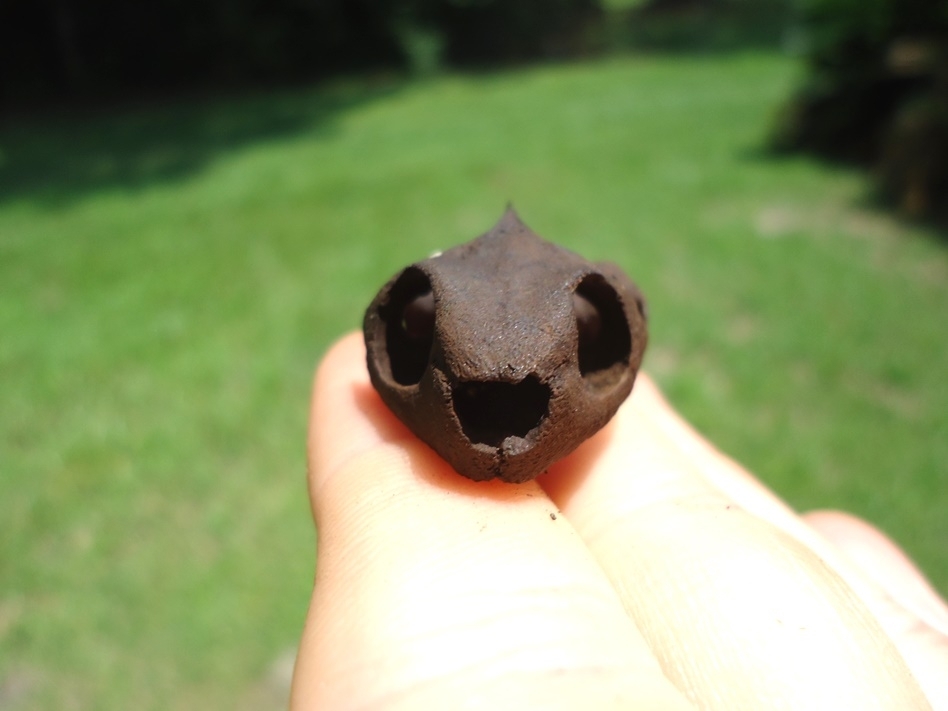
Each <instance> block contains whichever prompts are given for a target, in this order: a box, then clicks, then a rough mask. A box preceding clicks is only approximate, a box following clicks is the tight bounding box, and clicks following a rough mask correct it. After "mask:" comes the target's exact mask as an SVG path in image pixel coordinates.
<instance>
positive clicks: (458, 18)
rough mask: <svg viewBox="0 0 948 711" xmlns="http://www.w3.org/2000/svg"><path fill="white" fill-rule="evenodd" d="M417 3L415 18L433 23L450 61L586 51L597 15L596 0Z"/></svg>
mask: <svg viewBox="0 0 948 711" xmlns="http://www.w3.org/2000/svg"><path fill="white" fill-rule="evenodd" d="M421 7H422V11H421V13H419V15H420V19H421V20H422V21H424V22H426V23H428V24H429V25H431V26H433V27H435V28H437V31H438V32H439V34H440V35H441V39H442V41H443V44H444V60H445V61H446V62H447V63H448V64H451V65H454V66H478V65H490V64H498V63H509V62H520V61H525V60H532V59H539V58H550V57H554V58H555V57H572V56H577V55H582V54H586V53H588V52H590V51H591V50H592V49H594V48H595V45H596V43H597V38H596V36H595V28H596V27H597V25H598V22H599V21H600V20H601V18H602V6H601V3H600V2H599V0H428V1H427V2H424V1H423V2H422V5H421Z"/></svg>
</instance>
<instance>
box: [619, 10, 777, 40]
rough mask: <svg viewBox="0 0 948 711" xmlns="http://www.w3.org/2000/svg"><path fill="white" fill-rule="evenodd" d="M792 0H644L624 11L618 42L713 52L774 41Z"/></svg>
mask: <svg viewBox="0 0 948 711" xmlns="http://www.w3.org/2000/svg"><path fill="white" fill-rule="evenodd" d="M794 13H795V0H647V1H646V2H643V3H642V4H641V5H639V6H637V7H635V8H633V9H632V10H631V11H630V12H628V13H627V16H626V18H625V22H624V25H625V26H624V28H623V29H622V35H623V40H624V43H625V44H626V45H628V46H630V47H632V48H635V49H643V50H658V51H673V52H692V53H693V52H709V51H710V52H714V51H726V50H734V49H747V48H751V47H757V48H774V47H780V46H781V45H782V44H783V43H784V42H785V41H786V39H787V32H788V29H789V28H790V27H791V25H792V23H793V19H794Z"/></svg>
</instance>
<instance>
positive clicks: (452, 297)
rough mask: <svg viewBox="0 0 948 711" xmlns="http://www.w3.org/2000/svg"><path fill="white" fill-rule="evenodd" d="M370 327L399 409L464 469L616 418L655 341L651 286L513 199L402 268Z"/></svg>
mask: <svg viewBox="0 0 948 711" xmlns="http://www.w3.org/2000/svg"><path fill="white" fill-rule="evenodd" d="M363 327H364V332H365V343H366V347H367V359H368V367H369V374H370V375H371V378H372V384H373V385H374V386H375V388H376V390H378V392H379V394H380V395H381V396H382V399H383V400H384V401H385V403H386V404H387V405H388V407H389V408H391V410H392V412H394V413H395V414H396V415H397V416H398V418H399V419H401V420H402V421H403V422H404V423H405V424H406V425H407V426H408V427H409V428H410V429H411V430H412V432H414V433H415V434H416V435H418V437H420V438H421V439H422V440H423V441H425V442H427V443H428V444H429V445H430V446H431V447H432V448H433V449H435V451H437V452H438V453H439V454H440V455H441V456H442V457H443V458H444V459H446V460H447V461H448V462H449V463H450V464H451V465H452V466H453V467H454V469H455V470H457V472H458V473H460V474H463V475H464V476H466V477H469V478H471V479H475V480H484V479H492V478H494V477H497V478H500V479H503V480H504V481H508V482H523V481H528V480H530V479H532V478H534V477H535V476H537V474H539V473H540V472H542V471H543V470H544V469H546V467H548V466H549V465H550V464H551V463H553V462H555V461H556V460H557V459H560V458H561V457H564V456H565V455H567V454H569V453H570V452H571V451H573V450H574V449H575V448H576V447H577V446H579V444H580V443H582V442H583V441H584V440H585V439H587V438H588V437H590V436H591V435H593V434H594V433H595V432H597V431H598V430H599V429H600V428H602V427H603V425H605V424H606V423H607V422H608V421H609V419H610V418H611V417H612V416H613V415H614V414H615V412H616V410H617V409H618V407H619V405H620V404H621V403H622V401H623V400H625V398H626V397H627V396H628V394H629V392H631V390H632V383H633V381H634V380H635V374H636V372H637V371H638V368H639V364H640V363H641V361H642V354H643V352H644V350H645V343H646V340H647V335H646V327H645V315H644V304H643V299H642V295H641V292H639V290H638V288H637V287H636V286H635V284H633V283H632V282H631V281H630V280H629V278H628V277H627V276H626V275H625V274H624V273H623V272H622V271H621V270H620V269H619V268H618V267H617V266H615V265H613V264H609V263H598V264H593V263H591V262H588V261H586V260H585V259H583V258H582V257H580V256H579V255H577V254H574V253H573V252H570V251H568V250H566V249H563V248H562V247H558V246H556V245H554V244H550V243H549V242H546V241H544V240H543V239H541V238H540V237H538V236H537V235H536V234H534V233H533V232H532V231H531V230H530V229H529V228H528V227H527V226H526V225H524V224H523V223H522V222H521V221H520V219H519V218H518V217H517V214H516V213H515V212H514V211H513V210H512V209H511V210H508V211H507V214H505V215H504V217H503V218H502V219H501V220H500V222H499V223H497V225H496V226H495V227H494V229H492V230H491V231H490V232H488V233H487V234H485V235H483V236H481V237H479V238H477V239H476V240H474V241H473V242H468V243H467V244H463V245H461V246H459V247H455V248H454V249H451V250H448V251H447V252H444V253H443V254H441V255H438V256H435V257H432V258H431V259H426V260H425V261H423V262H418V263H417V264H413V265H411V266H409V267H407V268H405V269H404V270H402V271H401V272H399V273H398V274H397V275H396V276H395V277H394V278H392V280H391V281H389V282H388V283H387V284H386V285H385V286H383V287H382V289H381V291H379V293H378V295H376V297H375V299H374V300H373V301H372V303H371V304H370V305H369V308H368V310H367V311H366V313H365V321H364V324H363Z"/></svg>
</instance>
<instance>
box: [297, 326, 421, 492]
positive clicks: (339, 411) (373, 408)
mask: <svg viewBox="0 0 948 711" xmlns="http://www.w3.org/2000/svg"><path fill="white" fill-rule="evenodd" d="M410 437H411V433H410V432H409V431H408V429H407V428H406V427H405V426H404V425H403V424H402V423H401V422H400V421H399V420H398V419H397V418H396V417H395V416H394V415H393V414H392V413H391V411H390V410H389V409H388V408H387V407H386V406H385V404H384V403H383V402H382V400H381V398H380V397H379V396H378V393H376V392H375V389H374V388H373V387H372V384H371V382H370V381H369V374H368V370H367V368H366V364H365V345H364V343H363V341H362V336H361V334H360V333H358V332H353V333H349V334H347V335H345V336H343V337H342V338H340V339H339V340H337V341H336V342H335V343H334V344H333V345H332V346H330V348H329V350H328V351H327V352H326V355H325V356H323V359H322V361H321V362H320V364H319V365H318V366H317V369H316V375H315V378H314V381H313V395H312V402H311V407H310V421H309V437H308V442H309V468H310V487H311V490H312V491H313V492H315V490H316V489H317V488H318V487H319V485H320V483H321V482H322V480H323V479H325V478H326V477H327V476H329V475H330V474H331V473H332V472H333V471H335V470H336V469H338V468H339V467H340V466H342V465H343V464H344V463H345V462H346V461H348V460H349V459H351V458H352V457H354V456H357V455H358V454H360V453H362V452H365V451H368V450H369V449H371V448H372V447H374V446H376V445H379V444H382V443H385V442H395V441H399V440H403V439H406V438H410Z"/></svg>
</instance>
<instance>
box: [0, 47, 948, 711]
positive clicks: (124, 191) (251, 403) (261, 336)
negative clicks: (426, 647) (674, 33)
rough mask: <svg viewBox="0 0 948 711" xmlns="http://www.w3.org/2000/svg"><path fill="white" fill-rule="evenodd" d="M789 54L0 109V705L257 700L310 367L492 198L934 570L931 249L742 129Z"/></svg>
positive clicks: (283, 587)
mask: <svg viewBox="0 0 948 711" xmlns="http://www.w3.org/2000/svg"><path fill="white" fill-rule="evenodd" d="M796 72H797V68H796V66H795V65H794V64H793V63H792V62H790V61H789V60H787V59H784V58H780V57H776V56H769V55H742V56H734V57H727V58H717V59H705V60H684V59H621V60H611V61H607V62H601V63H593V64H586V65H567V66H557V67H547V68H541V69H534V70H529V71H522V72H514V73H507V74H501V75H492V76H448V77H445V78H440V79H435V80H431V81H429V82H424V83H415V84H400V83H397V82H391V81H387V80H384V79H377V80H373V81H366V82H361V83H357V84H356V83H353V84H340V85H337V86H334V87H331V88H328V89H322V90H301V91H292V92H290V91H287V92H281V93H277V94H274V95H271V96H257V97H251V98H245V99H240V100H236V99H232V100H218V101H214V102H206V103H193V104H188V105H180V106H175V107H170V108H168V107H164V108H154V109H149V108H142V109H139V110H129V111H124V112H122V113H121V114H120V115H105V116H87V117H84V118H82V119H78V120H73V121H68V122H67V121H62V122H56V121H53V120H45V121H39V122H32V123H27V122H20V123H18V124H14V125H9V126H7V127H5V128H3V129H2V130H0V334H2V336H0V377H2V383H3V386H2V387H3V390H2V400H0V519H2V520H3V535H2V536H0V707H2V708H3V709H4V711H8V710H9V709H70V708H76V709H79V708H82V709H85V708H95V709H127V708H136V709H185V708H189V709H190V708H201V707H207V708H236V709H244V708H246V709H251V708H254V709H259V708H279V707H281V705H282V703H283V697H282V694H283V693H284V691H283V681H282V680H283V678H284V676H285V673H286V667H287V664H288V663H289V659H288V657H287V652H288V650H291V649H292V648H293V645H294V644H295V643H296V639H297V635H298V633H299V629H300V625H301V623H302V620H303V616H304V613H305V607H306V604H307V599H308V593H309V589H310V585H311V581H312V574H313V564H314V544H315V540H314V534H313V531H312V528H311V524H310V521H309V514H308V505H307V502H306V496H305V488H304V487H305V483H304V467H305V464H304V431H305V418H306V408H307V400H308V388H309V382H310V377H311V371H312V368H313V366H314V364H315V362H316V360H317V358H318V357H319V355H320V353H321V352H322V351H323V350H324V349H325V348H326V347H327V346H328V344H329V343H330V342H331V341H332V340H333V339H334V338H336V337H337V336H338V335H339V334H341V333H343V332H344V331H346V330H349V329H351V328H354V327H356V326H357V325H358V324H359V322H360V319H361V312H362V310H363V309H364V308H365V306H366V305H367V304H368V302H369V300H370V299H371V297H372V296H373V294H374V293H375V290H376V289H377V288H378V286H380V285H381V284H382V282H383V281H384V280H385V279H387V278H388V277H389V276H390V275H391V274H392V273H393V272H394V271H395V270H396V269H398V268H399V267H401V266H402V265H404V264H405V263H407V262H409V261H413V260H415V259H418V258H422V257H424V256H426V255H427V254H429V253H430V252H431V251H433V250H435V249H437V248H441V247H445V246H449V245H452V244H454V243H457V242H460V241H464V240H467V239H469V238H471V237H474V236H475V235H477V234H479V233H481V232H483V231H485V230H486V229H488V228H489V227H490V226H491V225H492V224H493V222H494V221H495V220H496V219H497V218H498V217H499V216H500V214H501V212H502V211H503V208H504V205H505V204H506V202H507V201H508V200H513V201H514V202H515V204H516V206H517V208H518V209H519V211H520V213H521V216H522V217H523V218H524V220H525V221H526V222H527V223H528V224H530V225H531V226H532V227H533V228H534V229H535V230H536V231H537V232H539V233H540V234H542V235H544V236H546V237H547V238H549V239H552V240H554V241H557V242H559V243H561V244H564V245H566V246H569V247H572V248H574V249H577V250H578V251H581V252H583V253H584V254H585V255H587V256H590V257H594V258H609V259H612V260H614V261H617V262H619V263H620V264H622V265H623V266H624V267H626V268H627V270H628V271H629V272H630V273H631V274H632V275H633V276H634V278H636V279H637V280H638V282H639V283H640V284H641V285H642V286H643V288H644V290H645V292H646V294H647V295H648V296H649V299H650V309H651V314H652V325H651V330H652V341H651V343H652V346H651V350H650V352H649V353H648V354H647V356H646V367H647V368H648V369H649V370H650V371H651V372H652V373H653V374H654V375H655V376H656V377H657V378H658V379H659V381H660V382H661V383H662V385H663V386H664V387H665V388H666V390H667V391H668V393H669V394H670V396H671V397H672V398H673V400H674V401H675V402H676V403H677V404H678V405H679V406H680V407H681V408H682V409H683V410H684V412H685V413H686V414H687V415H688V416H689V417H691V418H692V419H693V420H694V421H695V422H696V424H697V425H698V426H699V427H700V428H701V429H703V430H704V431H705V432H706V433H708V434H709V435H710V436H711V437H712V438H713V439H714V440H715V441H716V442H718V443H719V444H720V445H721V446H722V447H723V448H724V449H725V450H726V451H728V452H730V453H731V454H733V455H734V456H736V457H737V458H739V459H740V460H742V461H744V462H745V463H746V464H748V465H749V466H750V467H751V468H752V469H753V470H754V471H756V472H758V473H759V474H760V475H761V476H762V478H763V479H764V480H766V481H767V482H769V483H770V484H771V485H772V486H773V487H775V488H776V490H777V491H778V492H780V493H781V494H782V495H783V496H785V497H786V498H787V499H788V500H789V501H790V502H792V503H793V504H794V505H796V506H800V507H824V506H833V507H845V508H848V509H851V510H854V511H856V512H858V513H860V514H862V515H864V516H868V517H869V518H871V519H873V520H875V521H876V522H878V523H879V524H880V525H881V526H882V527H884V528H885V529H886V530H888V531H889V532H891V533H892V534H893V535H894V536H895V537H896V538H897V539H898V540H899V541H900V542H901V543H903V544H904V545H905V546H906V547H907V548H908V549H909V551H910V552H911V553H912V554H913V555H915V556H916V557H917V558H918V560H919V561H920V562H921V563H922V565H923V566H924V567H925V568H926V569H927V571H928V572H929V573H930V574H931V576H932V578H933V579H934V581H935V582H936V584H937V585H938V586H939V587H940V588H941V589H942V590H948V516H946V515H945V512H946V511H948V466H946V462H948V379H946V377H945V374H946V372H948V336H946V326H948V321H946V314H948V250H946V245H945V243H944V241H942V240H939V239H938V238H937V237H936V236H935V235H933V234H931V233H927V232H925V231H924V230H922V229H920V228H909V227H906V226H904V225H900V224H898V223H897V222H895V221H894V220H893V219H891V218H889V217H886V216H885V215H883V214H881V213H877V212H876V211H874V210H873V209H872V208H871V207H870V206H869V205H868V203H867V202H866V194H867V193H866V190H867V188H866V184H865V182H864V180H863V179H862V178H861V177H860V176H858V175H855V174H853V173H850V172H846V171H842V170H837V169H832V168H828V167H826V166H821V165H818V164H816V163H813V162H811V161H808V160H804V159H794V160H779V161H778V160H773V159H771V158H768V157H767V156H766V155H764V154H763V153H762V152H761V150H760V146H761V145H762V140H763V136H764V135H765V133H766V130H767V128H768V125H769V122H770V120H771V117H772V115H773V111H774V109H775V107H776V106H777V105H778V104H779V102H780V100H781V99H782V98H783V97H784V96H786V95H787V93H788V91H789V89H790V87H791V86H792V84H793V81H794V79H795V77H796Z"/></svg>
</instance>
